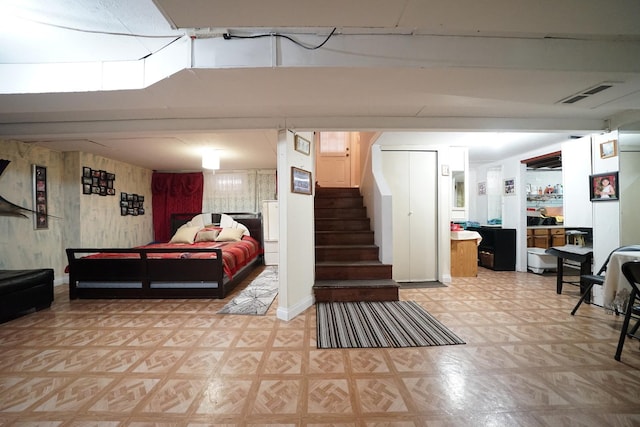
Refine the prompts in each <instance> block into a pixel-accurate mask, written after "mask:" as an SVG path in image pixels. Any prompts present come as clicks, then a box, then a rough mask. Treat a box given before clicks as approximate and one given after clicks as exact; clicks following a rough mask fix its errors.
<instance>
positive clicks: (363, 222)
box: [315, 218, 371, 231]
mask: <svg viewBox="0 0 640 427" xmlns="http://www.w3.org/2000/svg"><path fill="white" fill-rule="evenodd" d="M315 230H316V231H332V230H336V231H339V230H351V231H353V230H367V231H368V230H371V222H370V220H369V218H330V219H327V218H316V220H315Z"/></svg>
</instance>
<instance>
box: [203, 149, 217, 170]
mask: <svg viewBox="0 0 640 427" xmlns="http://www.w3.org/2000/svg"><path fill="white" fill-rule="evenodd" d="M202 168H203V169H210V170H218V169H220V155H219V154H218V152H217V151H216V150H212V149H207V150H204V151H203V152H202Z"/></svg>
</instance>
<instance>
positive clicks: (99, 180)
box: [82, 166, 116, 196]
mask: <svg viewBox="0 0 640 427" xmlns="http://www.w3.org/2000/svg"><path fill="white" fill-rule="evenodd" d="M115 180H116V175H115V174H113V173H109V172H107V171H103V170H97V169H91V168H89V167H86V166H84V167H83V168H82V194H97V195H99V196H115V195H116V189H115V187H114V186H113V182H114V181H115Z"/></svg>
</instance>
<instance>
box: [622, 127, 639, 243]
mask: <svg viewBox="0 0 640 427" xmlns="http://www.w3.org/2000/svg"><path fill="white" fill-rule="evenodd" d="M632 128H633V129H630V130H629V131H625V130H620V131H619V132H618V142H619V150H620V230H621V232H622V235H621V236H620V244H621V245H635V244H640V227H639V226H638V213H639V212H640V122H638V123H636V124H635V126H632Z"/></svg>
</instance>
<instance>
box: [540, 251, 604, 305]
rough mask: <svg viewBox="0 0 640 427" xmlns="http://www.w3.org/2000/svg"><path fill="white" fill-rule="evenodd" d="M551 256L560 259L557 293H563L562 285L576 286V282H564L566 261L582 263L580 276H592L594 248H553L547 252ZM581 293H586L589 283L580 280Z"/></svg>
mask: <svg viewBox="0 0 640 427" xmlns="http://www.w3.org/2000/svg"><path fill="white" fill-rule="evenodd" d="M545 252H546V253H548V254H549V255H553V256H555V257H558V273H557V276H556V292H557V293H559V294H561V293H562V284H563V283H570V284H572V285H575V284H576V282H571V281H566V280H564V261H565V260H567V259H568V260H571V261H576V262H579V263H580V275H581V276H582V275H583V274H591V260H592V259H593V248H592V247H591V246H579V245H564V246H552V247H550V248H549V249H547V250H546V251H545ZM579 283H580V293H582V292H584V290H585V288H586V286H587V283H586V282H584V281H583V280H582V279H581V280H580V282H579Z"/></svg>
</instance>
